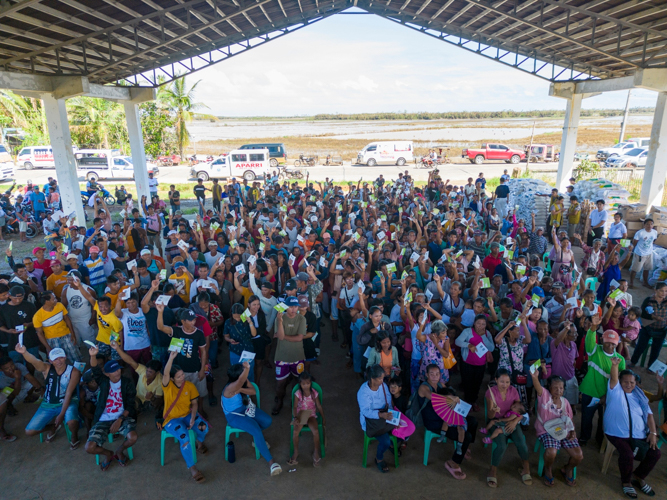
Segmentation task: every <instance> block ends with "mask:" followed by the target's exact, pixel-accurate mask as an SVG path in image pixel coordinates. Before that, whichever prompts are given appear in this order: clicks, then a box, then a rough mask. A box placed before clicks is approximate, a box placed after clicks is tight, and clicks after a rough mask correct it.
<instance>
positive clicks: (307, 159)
mask: <svg viewBox="0 0 667 500" xmlns="http://www.w3.org/2000/svg"><path fill="white" fill-rule="evenodd" d="M318 161H319V157H317V156H305V155H303V154H300V155H299V159H298V160H294V166H295V167H300V166H301V165H304V166H305V165H308V166H309V167H314V166H315V165H316V164H317V162H318Z"/></svg>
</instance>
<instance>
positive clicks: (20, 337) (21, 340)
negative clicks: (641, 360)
mask: <svg viewBox="0 0 667 500" xmlns="http://www.w3.org/2000/svg"><path fill="white" fill-rule="evenodd" d="M19 345H23V334H22V333H19ZM653 364H655V363H653Z"/></svg>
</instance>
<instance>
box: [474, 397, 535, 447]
mask: <svg viewBox="0 0 667 500" xmlns="http://www.w3.org/2000/svg"><path fill="white" fill-rule="evenodd" d="M524 413H526V410H525V408H524V407H523V404H522V403H521V401H515V402H514V404H512V406H511V408H510V411H508V412H507V413H506V414H505V417H503V418H494V419H491V421H489V424H488V425H487V426H486V427H483V428H481V429H480V430H479V432H480V434H488V433H489V431H491V429H493V428H494V427H495V429H494V430H493V434H491V436H486V437H485V438H484V439H482V442H483V443H484V444H491V443H492V442H493V439H494V438H496V437H498V436H500V434H505V435H506V436H508V435H509V434H507V432H506V431H505V422H507V421H509V420H512V419H514V418H516V417H521V416H522V415H523V414H524Z"/></svg>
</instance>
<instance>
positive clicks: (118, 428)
mask: <svg viewBox="0 0 667 500" xmlns="http://www.w3.org/2000/svg"><path fill="white" fill-rule="evenodd" d="M88 353H89V354H90V366H91V368H92V372H93V380H95V382H97V385H98V387H99V389H100V392H99V395H98V396H97V405H96V407H95V415H94V416H93V426H92V428H91V429H90V432H89V433H88V441H87V442H86V453H90V454H91V455H104V461H103V462H101V463H100V469H101V470H102V471H105V470H107V469H108V468H109V467H110V466H111V462H113V461H114V460H117V461H118V465H120V466H121V467H125V466H126V465H127V457H126V456H125V450H127V449H128V448H131V447H132V446H134V444H135V443H136V442H137V431H136V428H137V404H136V401H135V398H136V396H137V391H136V389H135V388H134V382H133V381H132V379H131V378H128V377H121V369H120V364H119V363H118V361H115V360H114V361H107V362H106V363H105V364H104V373H103V372H102V369H101V368H100V367H99V366H98V365H97V353H98V350H97V347H91V348H90V349H89V350H88ZM109 434H120V435H121V436H122V437H124V438H125V439H123V441H122V442H121V443H120V445H119V446H118V448H116V451H115V452H112V451H111V450H108V449H106V448H105V447H104V443H106V442H107V438H108V435H109Z"/></svg>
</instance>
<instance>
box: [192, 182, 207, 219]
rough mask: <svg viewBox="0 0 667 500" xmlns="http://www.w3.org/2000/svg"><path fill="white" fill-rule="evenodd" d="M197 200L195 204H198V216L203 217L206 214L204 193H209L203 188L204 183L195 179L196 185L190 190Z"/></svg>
mask: <svg viewBox="0 0 667 500" xmlns="http://www.w3.org/2000/svg"><path fill="white" fill-rule="evenodd" d="M192 191H193V192H194V194H195V197H196V198H197V203H199V215H200V216H201V217H204V214H205V213H206V210H205V207H206V191H210V189H208V188H207V187H206V186H204V181H203V180H201V179H197V185H196V186H195V187H194V188H193V190H192Z"/></svg>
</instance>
